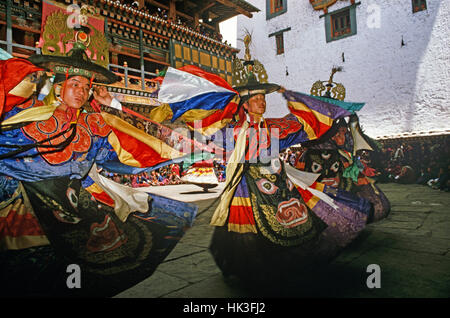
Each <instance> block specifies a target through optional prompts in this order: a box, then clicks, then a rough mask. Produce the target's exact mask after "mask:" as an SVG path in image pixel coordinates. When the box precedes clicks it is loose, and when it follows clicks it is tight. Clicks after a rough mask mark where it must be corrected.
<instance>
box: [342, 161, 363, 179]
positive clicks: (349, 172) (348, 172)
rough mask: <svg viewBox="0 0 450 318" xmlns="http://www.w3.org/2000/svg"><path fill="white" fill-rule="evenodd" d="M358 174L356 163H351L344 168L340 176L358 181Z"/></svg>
mask: <svg viewBox="0 0 450 318" xmlns="http://www.w3.org/2000/svg"><path fill="white" fill-rule="evenodd" d="M358 175H359V167H358V166H357V165H356V164H352V165H351V166H349V167H347V169H345V170H344V173H343V174H342V176H344V177H345V178H351V179H352V180H353V181H355V182H357V181H358Z"/></svg>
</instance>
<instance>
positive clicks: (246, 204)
mask: <svg viewBox="0 0 450 318" xmlns="http://www.w3.org/2000/svg"><path fill="white" fill-rule="evenodd" d="M228 231H231V232H238V233H257V230H256V225H255V218H254V217H253V211H252V205H251V202H250V198H244V197H234V198H233V200H232V201H231V205H230V213H229V217H228Z"/></svg>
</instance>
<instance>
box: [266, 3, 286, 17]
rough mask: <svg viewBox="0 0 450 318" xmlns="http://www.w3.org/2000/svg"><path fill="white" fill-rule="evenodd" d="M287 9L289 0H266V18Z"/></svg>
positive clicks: (277, 14)
mask: <svg viewBox="0 0 450 318" xmlns="http://www.w3.org/2000/svg"><path fill="white" fill-rule="evenodd" d="M286 11H287V0H266V20H269V19H272V18H274V17H276V16H279V15H281V14H283V13H285V12H286Z"/></svg>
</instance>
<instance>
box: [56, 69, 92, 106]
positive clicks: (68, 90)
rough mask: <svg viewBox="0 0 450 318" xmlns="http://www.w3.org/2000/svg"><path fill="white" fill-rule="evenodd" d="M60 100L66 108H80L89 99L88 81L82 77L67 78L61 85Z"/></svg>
mask: <svg viewBox="0 0 450 318" xmlns="http://www.w3.org/2000/svg"><path fill="white" fill-rule="evenodd" d="M61 98H62V100H63V101H64V103H65V104H66V105H67V106H69V107H72V108H76V109H78V108H80V107H81V106H83V105H84V104H85V103H86V102H87V100H88V98H89V80H88V79H87V78H86V77H83V76H74V77H71V78H69V79H68V80H67V81H66V82H65V85H64V84H63V91H62V94H61Z"/></svg>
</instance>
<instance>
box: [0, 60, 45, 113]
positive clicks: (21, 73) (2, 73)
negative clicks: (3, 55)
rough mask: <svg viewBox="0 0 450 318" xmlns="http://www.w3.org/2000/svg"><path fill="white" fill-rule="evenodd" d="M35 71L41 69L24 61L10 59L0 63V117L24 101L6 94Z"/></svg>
mask: <svg viewBox="0 0 450 318" xmlns="http://www.w3.org/2000/svg"><path fill="white" fill-rule="evenodd" d="M37 71H42V69H41V68H39V67H37V66H36V65H34V64H32V63H31V62H29V61H27V60H24V59H20V58H11V59H8V60H3V61H0V116H1V115H2V114H3V113H6V112H9V111H10V110H11V109H12V108H13V107H14V106H15V105H17V104H21V103H23V102H24V101H25V98H22V97H18V96H14V95H10V94H8V93H9V91H10V90H12V89H13V88H14V87H16V86H17V85H18V84H19V83H20V82H21V81H22V80H23V79H24V78H25V77H26V76H28V75H29V74H31V73H34V72H37Z"/></svg>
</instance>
